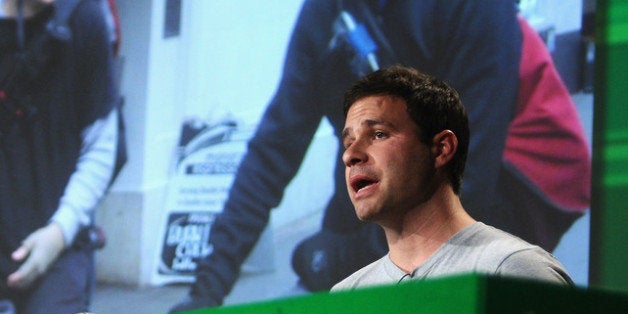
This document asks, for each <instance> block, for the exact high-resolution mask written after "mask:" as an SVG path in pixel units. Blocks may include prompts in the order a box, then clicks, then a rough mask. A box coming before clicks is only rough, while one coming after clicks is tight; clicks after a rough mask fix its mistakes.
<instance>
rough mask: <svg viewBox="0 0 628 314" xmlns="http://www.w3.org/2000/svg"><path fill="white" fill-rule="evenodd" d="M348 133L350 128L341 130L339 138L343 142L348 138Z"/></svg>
mask: <svg viewBox="0 0 628 314" xmlns="http://www.w3.org/2000/svg"><path fill="white" fill-rule="evenodd" d="M350 131H351V128H345V129H344V130H342V134H340V138H341V139H342V140H343V141H344V140H345V139H346V138H347V137H349V132H350Z"/></svg>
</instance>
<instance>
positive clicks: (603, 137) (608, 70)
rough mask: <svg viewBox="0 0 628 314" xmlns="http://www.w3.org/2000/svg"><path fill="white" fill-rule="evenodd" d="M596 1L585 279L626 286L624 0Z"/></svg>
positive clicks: (627, 37)
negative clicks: (590, 197)
mask: <svg viewBox="0 0 628 314" xmlns="http://www.w3.org/2000/svg"><path fill="white" fill-rule="evenodd" d="M596 5H597V6H596V10H597V15H596V21H597V22H596V23H597V24H596V25H597V33H596V56H595V58H596V62H595V88H594V89H595V98H594V99H595V100H594V123H593V177H592V189H593V190H592V192H593V193H592V195H593V200H592V205H591V249H590V252H591V256H590V260H591V261H590V270H589V275H590V284H591V285H592V286H601V287H605V288H610V289H613V290H621V291H628V268H627V266H626V265H628V243H626V239H628V97H627V96H626V95H627V94H628V84H627V82H628V80H627V79H626V77H627V73H628V1H626V0H619V1H618V0H608V1H606V0H605V1H597V3H596Z"/></svg>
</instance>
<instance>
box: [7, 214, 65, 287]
mask: <svg viewBox="0 0 628 314" xmlns="http://www.w3.org/2000/svg"><path fill="white" fill-rule="evenodd" d="M64 247H65V239H64V237H63V231H62V230H61V227H60V226H59V225H57V224H56V223H50V224H48V225H47V226H45V227H43V228H40V229H37V230H35V232H33V233H31V234H30V235H29V236H28V237H26V239H25V240H24V241H23V242H22V246H20V247H19V248H18V249H17V250H15V251H14V252H13V253H12V254H11V258H13V260H15V261H16V262H18V263H19V262H23V263H22V265H21V266H20V268H18V269H17V270H16V271H15V272H14V273H12V274H10V275H9V277H8V278H7V285H8V286H9V287H10V288H17V289H26V288H28V287H29V286H30V285H31V284H32V283H33V282H35V280H36V279H37V278H39V277H40V276H41V275H43V274H44V273H45V272H46V271H47V270H48V268H49V267H50V265H52V263H53V262H54V261H55V260H57V257H59V254H61V251H63V249H64Z"/></svg>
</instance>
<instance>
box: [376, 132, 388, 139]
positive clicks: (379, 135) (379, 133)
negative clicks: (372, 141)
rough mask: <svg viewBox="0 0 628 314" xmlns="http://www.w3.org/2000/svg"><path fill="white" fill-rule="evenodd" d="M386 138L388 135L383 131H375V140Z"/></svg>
mask: <svg viewBox="0 0 628 314" xmlns="http://www.w3.org/2000/svg"><path fill="white" fill-rule="evenodd" d="M385 137H386V133H384V132H382V131H375V138H385Z"/></svg>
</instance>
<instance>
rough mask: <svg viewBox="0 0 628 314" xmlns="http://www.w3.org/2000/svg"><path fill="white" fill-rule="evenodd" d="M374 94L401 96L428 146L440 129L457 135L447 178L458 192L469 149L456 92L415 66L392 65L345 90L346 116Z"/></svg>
mask: <svg viewBox="0 0 628 314" xmlns="http://www.w3.org/2000/svg"><path fill="white" fill-rule="evenodd" d="M374 95H388V96H393V97H399V98H401V99H403V100H404V101H405V103H406V109H407V112H408V114H409V115H410V117H411V118H412V120H413V121H414V122H415V123H416V124H417V125H418V126H419V130H420V132H421V134H419V138H420V140H421V141H422V142H423V143H425V144H427V145H431V142H432V139H433V138H434V136H435V135H436V134H438V133H439V132H441V131H443V130H451V131H452V132H454V134H456V137H457V138H458V149H457V151H456V153H455V155H454V157H453V158H452V160H451V162H450V164H449V169H450V172H449V179H450V181H451V184H452V187H453V190H454V192H455V193H456V194H460V187H461V185H462V174H463V172H464V167H465V163H466V160H467V151H468V149H469V121H468V118H467V111H466V109H465V108H464V106H463V105H462V102H461V101H460V96H459V95H458V92H457V91H456V90H454V89H453V88H452V87H450V86H449V85H447V84H446V83H445V82H443V81H441V80H439V79H436V78H434V77H432V76H429V75H427V74H424V73H421V72H419V71H417V70H415V69H412V68H408V67H403V66H398V65H397V66H392V67H389V68H385V69H381V70H378V71H376V72H373V73H371V74H369V75H367V76H365V77H363V78H362V79H360V80H359V81H357V82H356V83H355V84H354V85H353V86H352V87H351V88H350V89H349V90H348V91H347V92H346V93H345V98H344V104H343V110H344V114H345V117H346V116H347V112H348V111H349V108H350V107H351V106H352V105H353V104H354V103H355V102H356V101H358V100H360V99H362V98H364V97H368V96H374Z"/></svg>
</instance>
